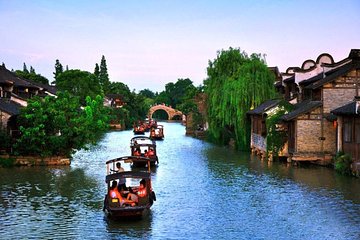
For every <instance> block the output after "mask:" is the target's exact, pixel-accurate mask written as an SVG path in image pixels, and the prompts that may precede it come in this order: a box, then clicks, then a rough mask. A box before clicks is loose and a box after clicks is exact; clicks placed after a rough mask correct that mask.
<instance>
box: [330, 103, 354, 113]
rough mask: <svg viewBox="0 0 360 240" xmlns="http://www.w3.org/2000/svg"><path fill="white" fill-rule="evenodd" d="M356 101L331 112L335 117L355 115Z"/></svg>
mask: <svg viewBox="0 0 360 240" xmlns="http://www.w3.org/2000/svg"><path fill="white" fill-rule="evenodd" d="M355 109H356V101H352V102H350V103H348V104H345V105H343V106H341V107H338V108H336V109H334V110H332V111H331V113H333V114H335V115H355V114H356V112H355Z"/></svg>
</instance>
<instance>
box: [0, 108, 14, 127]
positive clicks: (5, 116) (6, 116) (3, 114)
mask: <svg viewBox="0 0 360 240" xmlns="http://www.w3.org/2000/svg"><path fill="white" fill-rule="evenodd" d="M10 117H11V116H10V115H9V114H7V113H6V112H2V111H0V118H1V119H0V120H1V126H0V127H3V128H6V127H7V122H8V121H9V118H10Z"/></svg>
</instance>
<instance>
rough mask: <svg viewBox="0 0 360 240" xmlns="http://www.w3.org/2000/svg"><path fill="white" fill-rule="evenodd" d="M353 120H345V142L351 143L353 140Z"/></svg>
mask: <svg viewBox="0 0 360 240" xmlns="http://www.w3.org/2000/svg"><path fill="white" fill-rule="evenodd" d="M351 125H352V124H351V122H350V121H347V122H344V132H343V133H344V142H346V143H350V142H352V127H351Z"/></svg>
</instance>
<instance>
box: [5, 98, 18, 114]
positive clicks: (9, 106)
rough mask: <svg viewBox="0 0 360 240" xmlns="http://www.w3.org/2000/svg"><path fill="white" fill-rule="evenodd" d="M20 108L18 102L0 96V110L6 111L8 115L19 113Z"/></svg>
mask: <svg viewBox="0 0 360 240" xmlns="http://www.w3.org/2000/svg"><path fill="white" fill-rule="evenodd" d="M20 108H21V106H20V104H17V103H15V102H14V101H10V100H8V99H4V98H0V111H3V112H6V113H8V114H10V115H18V114H19V113H20Z"/></svg>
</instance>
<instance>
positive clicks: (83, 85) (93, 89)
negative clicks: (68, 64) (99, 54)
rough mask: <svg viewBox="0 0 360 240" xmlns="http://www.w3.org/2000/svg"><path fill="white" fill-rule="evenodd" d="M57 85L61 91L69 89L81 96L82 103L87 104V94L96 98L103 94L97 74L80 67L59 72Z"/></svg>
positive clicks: (73, 93) (70, 91)
mask: <svg viewBox="0 0 360 240" xmlns="http://www.w3.org/2000/svg"><path fill="white" fill-rule="evenodd" d="M56 87H57V89H58V90H60V91H68V92H69V93H71V94H72V95H74V96H79V97H80V102H81V103H82V104H85V99H86V97H87V96H90V97H91V98H95V97H96V95H103V92H102V90H101V87H100V84H99V82H98V79H97V78H96V77H95V75H94V74H92V73H89V72H86V71H80V70H78V69H72V70H69V71H65V72H63V73H61V74H59V75H58V76H57V78H56Z"/></svg>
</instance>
